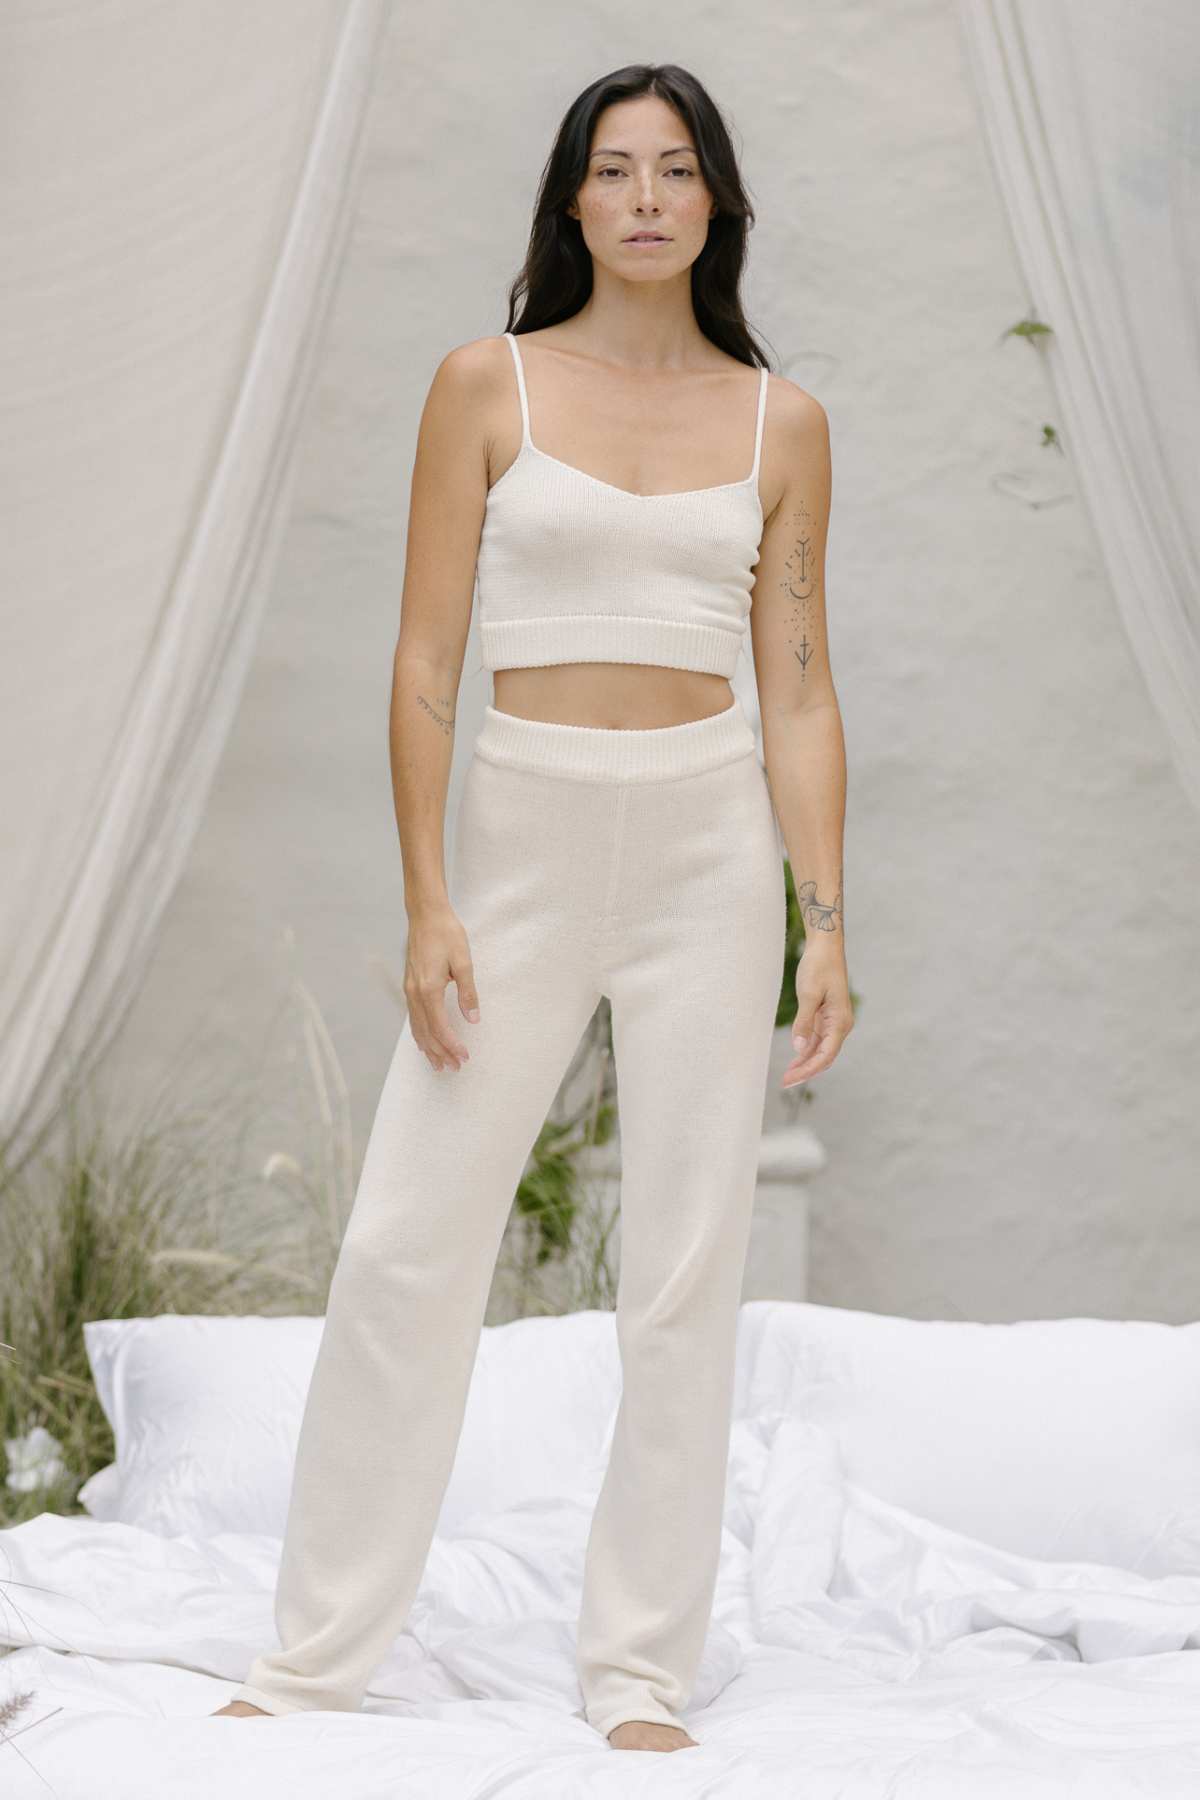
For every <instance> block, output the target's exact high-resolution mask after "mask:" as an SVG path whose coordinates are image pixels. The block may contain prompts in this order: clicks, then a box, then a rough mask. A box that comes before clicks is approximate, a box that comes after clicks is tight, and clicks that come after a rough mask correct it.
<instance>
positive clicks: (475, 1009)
mask: <svg viewBox="0 0 1200 1800" xmlns="http://www.w3.org/2000/svg"><path fill="white" fill-rule="evenodd" d="M450 973H451V977H452V979H453V981H454V991H455V993H456V994H457V995H458V1010H459V1012H460V1013H461V1014H462V1016H463V1018H464V1019H470V1021H471V1023H472V1024H476V1023H477V1022H478V1020H479V995H478V993H477V991H476V988H475V969H474V965H473V964H472V962H471V959H470V957H469V956H468V957H465V958H464V959H463V960H462V961H461V962H457V963H454V964H452V965H451V970H450Z"/></svg>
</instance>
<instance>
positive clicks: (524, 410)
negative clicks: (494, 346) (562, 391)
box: [504, 331, 533, 448]
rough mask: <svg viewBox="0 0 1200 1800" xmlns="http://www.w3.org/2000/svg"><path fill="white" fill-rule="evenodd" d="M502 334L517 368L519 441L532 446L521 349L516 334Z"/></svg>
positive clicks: (508, 332)
mask: <svg viewBox="0 0 1200 1800" xmlns="http://www.w3.org/2000/svg"><path fill="white" fill-rule="evenodd" d="M504 335H505V337H506V338H507V339H508V347H509V349H510V350H511V351H512V354H513V362H514V363H515V365H516V370H517V390H518V392H519V393H520V396H521V427H522V434H523V435H522V439H521V441H522V443H525V444H529V445H530V447H531V448H532V445H533V439H532V438H531V437H530V435H529V396H528V394H527V393H526V392H525V365H524V364H523V363H522V361H521V351H520V348H519V347H518V344H517V339H516V334H515V333H514V332H511V331H506V332H505V333H504Z"/></svg>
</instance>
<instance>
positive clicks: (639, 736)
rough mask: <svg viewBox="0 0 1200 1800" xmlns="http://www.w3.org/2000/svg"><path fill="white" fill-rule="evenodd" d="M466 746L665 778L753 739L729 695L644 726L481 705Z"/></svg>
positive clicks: (561, 771) (590, 771)
mask: <svg viewBox="0 0 1200 1800" xmlns="http://www.w3.org/2000/svg"><path fill="white" fill-rule="evenodd" d="M474 749H475V754H476V755H477V756H482V757H483V758H484V760H485V761H487V762H495V763H504V764H507V765H508V766H509V767H510V768H517V769H534V770H537V771H538V772H540V773H541V774H543V775H567V776H571V777H573V778H574V779H576V780H579V781H672V780H674V779H676V778H677V777H678V776H680V775H698V774H700V773H701V772H702V771H703V770H705V769H715V768H718V767H719V766H720V764H721V763H727V762H733V761H734V760H735V759H736V758H737V757H739V756H746V755H748V754H749V753H750V752H751V751H753V750H756V749H757V739H756V738H755V736H754V730H753V727H752V726H751V724H750V721H749V719H747V717H746V715H745V713H744V711H743V710H742V704H741V701H740V700H738V699H737V697H736V695H735V697H734V700H733V704H732V705H731V706H728V707H726V709H725V711H724V712H719V713H710V714H709V716H708V717H707V718H704V719H689V720H688V721H687V723H686V724H684V725H651V726H648V727H646V728H644V729H643V728H639V727H634V728H632V729H626V728H625V727H623V726H613V727H610V726H607V725H560V724H557V723H552V722H550V721H548V720H546V719H523V718H520V717H519V716H518V715H517V714H516V713H506V712H498V711H497V709H496V708H495V707H494V706H485V707H484V709H483V724H482V726H481V727H480V729H479V734H478V736H477V737H476V739H475V746H474Z"/></svg>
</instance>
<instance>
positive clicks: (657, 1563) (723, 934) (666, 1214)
mask: <svg viewBox="0 0 1200 1800" xmlns="http://www.w3.org/2000/svg"><path fill="white" fill-rule="evenodd" d="M618 892H619V895H620V900H619V903H618V906H617V907H616V909H615V910H614V914H613V917H612V918H611V920H610V921H609V946H610V954H611V961H610V965H609V968H608V971H607V981H606V988H607V991H608V992H609V994H610V997H611V1003H612V1012H613V1049H614V1058H615V1068H616V1077H617V1096H618V1111H619V1119H620V1141H621V1158H622V1174H621V1250H620V1273H619V1281H618V1292H617V1320H616V1323H617V1336H618V1343H619V1346H620V1354H621V1362H622V1370H623V1392H622V1397H621V1401H620V1406H619V1410H618V1413H617V1418H616V1424H615V1429H614V1436H613V1442H612V1449H611V1454H610V1460H609V1465H608V1469H607V1471H606V1473H605V1478H604V1482H603V1484H602V1487H601V1490H600V1494H599V1498H598V1501H597V1505H596V1510H595V1514H594V1516H593V1520H592V1526H591V1532H590V1536H589V1539H588V1545H587V1555H586V1560H585V1569H584V1591H583V1600H582V1608H581V1614H580V1621H579V1638H578V1656H579V1664H578V1666H579V1677H580V1683H581V1687H582V1690H583V1696H584V1702H585V1707H584V1710H585V1715H586V1717H587V1718H588V1720H589V1722H590V1723H591V1724H593V1725H594V1726H595V1727H596V1728H597V1729H598V1730H599V1731H601V1732H602V1733H604V1734H607V1733H608V1732H609V1731H611V1730H612V1729H613V1728H614V1726H616V1725H617V1724H619V1723H621V1722H622V1721H624V1720H627V1719H648V1720H659V1721H662V1722H663V1723H668V1724H669V1723H678V1720H677V1718H676V1715H677V1714H678V1713H679V1711H680V1710H681V1709H682V1708H683V1707H684V1706H685V1705H686V1703H687V1701H688V1698H689V1696H690V1692H691V1688H692V1683H693V1680H694V1677H695V1673H696V1670H697V1667H698V1665H699V1661H700V1657H701V1654H702V1651H703V1647H704V1639H705V1634H706V1631H707V1627H708V1623H709V1619H710V1617H711V1611H712V1603H713V1596H714V1592H715V1587H716V1577H717V1571H718V1564H719V1557H720V1545H721V1526H722V1517H723V1506H724V1496H725V1480H726V1469H727V1464H728V1452H729V1433H730V1423H731V1412H732V1397H733V1372H734V1352H735V1344H736V1329H737V1314H738V1308H739V1305H740V1299H741V1286H742V1273H743V1268H744V1264H745V1256H746V1248H747V1243H748V1236H749V1228H750V1220H751V1213H752V1208H753V1199H754V1190H755V1182H756V1176H757V1166H758V1149H759V1142H760V1134H761V1127H762V1115H763V1105H764V1100H765V1093H766V1077H767V1069H768V1061H769V1056H770V1045H771V1035H772V1032H773V1029H774V1022H775V1013H776V1008H777V1005H778V999H779V993H780V985H781V981H782V974H783V956H784V933H785V925H786V903H785V896H784V887H783V869H782V863H781V857H780V839H779V837H778V833H777V827H776V824H775V817H774V812H773V809H772V807H771V802H770V797H769V789H768V788H767V785H766V777H765V772H764V771H763V768H762V765H761V763H760V762H759V761H758V758H757V756H754V755H751V756H748V757H744V758H742V759H740V760H739V761H736V762H734V763H732V764H727V765H724V766H722V767H721V768H718V769H716V770H714V771H710V772H708V773H705V774H702V775H697V776H693V777H690V778H687V779H684V780H679V781H675V782H670V783H663V784H655V785H654V786H652V787H651V788H649V789H638V788H632V789H630V791H629V795H628V809H627V815H626V820H625V835H624V838H623V841H622V846H621V859H620V881H619V883H618Z"/></svg>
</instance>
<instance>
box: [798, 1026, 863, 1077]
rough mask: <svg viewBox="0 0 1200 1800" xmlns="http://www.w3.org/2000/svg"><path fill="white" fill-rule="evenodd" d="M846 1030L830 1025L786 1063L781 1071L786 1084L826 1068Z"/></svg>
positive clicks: (843, 1039) (843, 1041) (846, 1034)
mask: <svg viewBox="0 0 1200 1800" xmlns="http://www.w3.org/2000/svg"><path fill="white" fill-rule="evenodd" d="M847 1036H848V1030H840V1029H837V1028H835V1027H830V1028H829V1029H827V1030H826V1031H825V1033H824V1034H823V1035H822V1036H821V1037H820V1038H818V1039H817V1040H816V1041H815V1043H814V1044H813V1047H812V1048H811V1049H810V1050H809V1051H808V1052H807V1053H806V1054H805V1055H803V1056H797V1057H795V1058H793V1060H792V1061H791V1062H790V1063H789V1064H788V1066H787V1068H786V1069H785V1070H784V1072H783V1081H784V1084H785V1085H786V1086H789V1087H792V1086H794V1085H795V1083H796V1082H797V1081H808V1080H810V1079H811V1077H812V1076H814V1075H819V1074H820V1073H821V1071H822V1070H823V1069H827V1068H828V1067H829V1065H830V1064H831V1063H832V1062H833V1060H834V1058H835V1057H836V1056H837V1054H838V1051H839V1050H840V1049H841V1047H842V1045H843V1044H844V1043H845V1041H846V1038H847Z"/></svg>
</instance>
